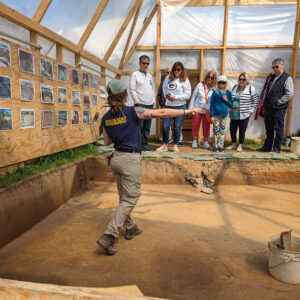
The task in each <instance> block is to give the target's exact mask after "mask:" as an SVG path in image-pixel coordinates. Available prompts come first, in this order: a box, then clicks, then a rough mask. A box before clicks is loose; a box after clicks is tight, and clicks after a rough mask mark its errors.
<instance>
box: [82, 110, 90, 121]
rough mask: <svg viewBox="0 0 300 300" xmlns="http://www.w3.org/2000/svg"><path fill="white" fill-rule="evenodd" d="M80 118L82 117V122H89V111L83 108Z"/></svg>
mask: <svg viewBox="0 0 300 300" xmlns="http://www.w3.org/2000/svg"><path fill="white" fill-rule="evenodd" d="M82 118H83V123H90V122H91V117H90V111H89V110H84V111H83V116H82Z"/></svg>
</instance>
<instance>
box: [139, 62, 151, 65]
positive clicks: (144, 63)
mask: <svg viewBox="0 0 300 300" xmlns="http://www.w3.org/2000/svg"><path fill="white" fill-rule="evenodd" d="M141 64H143V65H147V66H148V65H149V64H150V63H148V62H145V61H141Z"/></svg>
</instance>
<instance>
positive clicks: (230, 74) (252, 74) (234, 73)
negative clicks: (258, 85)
mask: <svg viewBox="0 0 300 300" xmlns="http://www.w3.org/2000/svg"><path fill="white" fill-rule="evenodd" d="M269 74H270V73H248V75H249V76H250V78H254V77H262V78H265V77H267V76H268V75H269ZM224 75H226V76H227V77H239V75H240V72H224Z"/></svg>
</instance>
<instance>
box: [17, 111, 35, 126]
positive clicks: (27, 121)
mask: <svg viewBox="0 0 300 300" xmlns="http://www.w3.org/2000/svg"><path fill="white" fill-rule="evenodd" d="M20 120H21V129H28V128H34V127H35V117H34V109H24V108H22V109H21V110H20Z"/></svg>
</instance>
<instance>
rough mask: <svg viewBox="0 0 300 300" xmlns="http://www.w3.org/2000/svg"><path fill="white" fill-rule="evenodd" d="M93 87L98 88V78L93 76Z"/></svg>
mask: <svg viewBox="0 0 300 300" xmlns="http://www.w3.org/2000/svg"><path fill="white" fill-rule="evenodd" d="M92 88H93V89H97V88H98V78H97V77H95V76H93V77H92Z"/></svg>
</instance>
